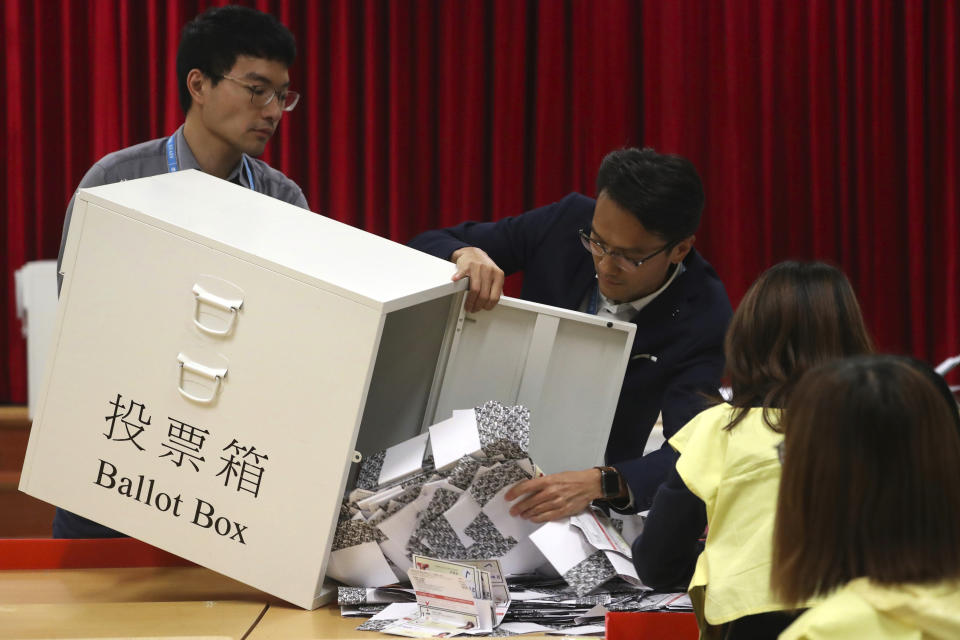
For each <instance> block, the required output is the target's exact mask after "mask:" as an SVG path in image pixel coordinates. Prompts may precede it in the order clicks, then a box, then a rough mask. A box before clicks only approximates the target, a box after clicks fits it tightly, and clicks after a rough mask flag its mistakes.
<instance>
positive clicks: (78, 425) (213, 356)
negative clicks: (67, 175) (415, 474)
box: [20, 171, 635, 608]
mask: <svg viewBox="0 0 960 640" xmlns="http://www.w3.org/2000/svg"><path fill="white" fill-rule="evenodd" d="M61 271H62V273H63V276H64V280H63V287H62V291H61V294H60V301H59V306H58V308H57V318H56V328H55V330H54V336H53V339H52V342H51V347H50V356H49V358H48V364H47V368H46V372H45V375H44V383H43V387H42V390H41V394H40V397H39V399H38V402H37V413H36V418H35V420H34V422H33V428H32V430H31V434H30V442H29V447H28V450H27V456H26V459H25V462H24V467H23V472H22V475H21V481H20V489H21V490H22V491H24V492H26V493H28V494H30V495H32V496H35V497H37V498H40V499H42V500H45V501H47V502H50V503H53V504H56V505H58V506H61V507H63V508H65V509H68V510H70V511H73V512H75V513H77V514H80V515H82V516H84V517H87V518H90V519H92V520H94V521H96V522H99V523H102V524H104V525H106V526H109V527H111V528H113V529H116V530H118V531H121V532H123V533H125V534H127V535H130V536H133V537H135V538H138V539H140V540H143V541H145V542H148V543H150V544H152V545H155V546H157V547H160V548H162V549H165V550H167V551H169V552H171V553H174V554H177V555H179V556H182V557H184V558H187V559H188V560H191V561H193V562H196V563H198V564H200V565H203V566H205V567H209V568H210V569H213V570H214V571H218V572H220V573H223V574H225V575H227V576H230V577H232V578H235V579H237V580H240V581H242V582H245V583H247V584H250V585H252V586H254V587H257V588H259V589H261V590H263V591H265V592H268V593H270V594H273V595H275V596H278V597H280V598H283V599H285V600H287V601H289V602H292V603H294V604H296V605H299V606H301V607H304V608H314V607H316V606H319V605H320V604H322V603H323V602H324V601H325V599H327V598H329V589H323V588H322V587H323V579H324V572H325V566H326V562H327V558H328V554H329V549H330V543H331V541H332V536H333V532H334V528H335V526H336V524H337V519H338V514H339V511H340V504H341V499H342V497H343V495H344V492H345V491H348V490H349V489H350V487H348V477H349V476H350V472H351V469H352V468H354V467H355V465H357V463H359V462H360V461H361V460H362V459H363V456H365V455H371V454H372V453H374V452H377V451H380V450H383V449H385V448H386V447H389V446H391V445H394V444H396V443H398V442H401V441H404V440H406V439H408V438H411V437H413V436H416V435H417V434H419V433H422V432H424V431H426V430H427V428H428V427H429V426H430V425H432V424H434V423H436V422H439V421H441V420H444V419H446V418H449V417H450V416H451V412H452V411H453V410H454V409H465V408H471V407H475V406H478V405H480V404H482V403H484V402H486V401H488V400H497V401H500V402H502V403H504V404H508V405H514V404H522V405H525V406H526V407H528V408H529V409H530V414H531V425H532V426H531V433H530V455H531V457H532V458H533V460H535V461H536V462H537V463H538V464H539V465H540V466H541V467H542V468H543V469H544V470H545V471H547V472H554V471H561V470H564V469H582V468H588V467H590V466H592V465H596V464H600V463H601V462H602V459H603V451H604V448H605V445H606V441H607V436H608V433H609V429H610V424H611V422H612V420H613V414H614V411H615V409H616V404H617V399H618V396H619V393H620V387H621V383H622V379H623V374H624V371H625V369H626V366H627V362H628V359H629V353H630V347H631V345H632V343H633V332H634V328H635V327H634V325H632V324H630V323H623V322H617V321H608V320H601V319H599V318H597V317H595V316H590V315H586V314H581V313H577V312H572V311H567V310H563V309H556V308H553V307H548V306H544V305H538V304H533V303H529V302H524V301H521V300H514V299H510V298H504V299H503V300H502V301H501V303H500V304H499V305H498V306H497V307H496V309H494V310H493V311H490V312H480V313H476V314H470V313H465V312H464V310H463V299H464V295H465V294H464V292H465V289H466V287H467V282H466V280H461V281H459V282H452V281H451V276H452V275H453V273H454V271H455V268H454V266H453V265H452V264H451V263H449V262H447V261H444V260H439V259H437V258H434V257H431V256H428V255H426V254H423V253H420V252H418V251H415V250H413V249H410V248H408V247H405V246H403V245H400V244H397V243H395V242H391V241H389V240H385V239H383V238H380V237H378V236H376V235H373V234H370V233H367V232H364V231H361V230H359V229H355V228H353V227H350V226H349V225H345V224H342V223H339V222H336V221H335V220H332V219H330V218H327V217H324V216H321V215H318V214H315V213H311V212H309V211H306V210H303V209H300V208H298V207H295V206H292V205H289V204H286V203H284V202H280V201H278V200H276V199H273V198H270V197H268V196H265V195H263V194H259V193H256V192H253V191H251V190H249V189H245V188H242V187H240V186H237V185H234V184H231V183H229V182H226V181H224V180H220V179H217V178H214V177H211V176H208V175H205V174H203V173H201V172H198V171H181V172H177V173H170V174H165V175H159V176H154V177H150V178H142V179H138V180H129V181H125V182H120V183H117V184H112V185H106V186H100V187H94V188H90V189H81V190H80V191H79V192H78V194H77V197H76V201H75V205H74V210H73V219H72V223H71V225H70V230H69V235H68V238H67V244H66V248H65V253H64V259H63V265H62V268H61Z"/></svg>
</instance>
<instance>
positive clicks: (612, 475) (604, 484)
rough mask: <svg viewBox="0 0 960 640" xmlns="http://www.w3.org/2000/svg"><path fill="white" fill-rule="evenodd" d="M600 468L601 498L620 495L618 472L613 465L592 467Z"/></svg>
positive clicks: (607, 498)
mask: <svg viewBox="0 0 960 640" xmlns="http://www.w3.org/2000/svg"><path fill="white" fill-rule="evenodd" d="M594 468H595V469H600V491H601V492H603V499H604V500H610V499H612V498H618V497H620V472H619V471H617V470H616V469H614V468H613V467H594Z"/></svg>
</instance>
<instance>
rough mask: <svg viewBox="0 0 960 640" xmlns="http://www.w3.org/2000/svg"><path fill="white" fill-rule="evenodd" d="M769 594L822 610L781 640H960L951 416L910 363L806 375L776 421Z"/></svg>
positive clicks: (959, 430)
mask: <svg viewBox="0 0 960 640" xmlns="http://www.w3.org/2000/svg"><path fill="white" fill-rule="evenodd" d="M785 416H786V419H785V424H784V426H785V432H786V440H785V442H784V445H783V478H782V480H781V484H780V499H779V504H778V507H777V518H776V526H775V533H774V555H773V560H774V572H773V587H774V591H775V593H777V594H778V595H779V596H780V597H781V598H782V599H783V600H784V601H785V602H788V603H802V602H806V601H808V600H809V599H810V598H814V597H824V598H825V599H824V600H823V601H822V602H820V603H819V604H817V605H816V606H814V607H813V608H811V609H810V610H809V611H807V612H806V613H804V614H803V615H802V616H800V617H799V618H798V619H797V620H796V622H795V623H794V624H793V625H791V626H790V628H789V629H787V630H786V631H785V632H784V633H783V634H782V635H781V636H780V638H781V640H801V639H808V640H820V639H826V638H831V639H833V638H837V639H840V640H843V639H853V638H870V639H871V640H874V639H876V640H884V639H889V640H920V639H927V638H931V639H932V638H936V639H938V640H941V639H942V640H946V639H948V638H949V639H956V638H960V416H958V412H957V404H956V402H955V401H954V399H953V396H952V395H951V394H950V391H949V390H948V389H947V388H946V384H945V383H944V382H943V379H942V378H940V377H939V376H937V375H936V374H935V373H933V372H932V371H930V370H929V369H928V368H926V367H925V366H924V365H920V364H919V363H917V362H916V361H910V360H907V359H905V358H898V357H894V356H872V357H861V358H852V359H849V360H845V361H841V362H838V363H833V364H829V365H826V366H824V367H821V368H818V369H815V370H813V371H811V372H810V373H808V374H807V375H806V376H805V377H804V378H803V380H802V381H801V383H800V384H799V385H798V387H797V389H796V391H795V392H794V393H793V394H792V396H791V398H790V401H789V402H788V403H787V409H786V410H785Z"/></svg>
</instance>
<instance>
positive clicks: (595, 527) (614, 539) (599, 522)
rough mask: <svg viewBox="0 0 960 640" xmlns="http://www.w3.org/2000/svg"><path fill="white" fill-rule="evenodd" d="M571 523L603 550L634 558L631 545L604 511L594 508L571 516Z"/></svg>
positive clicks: (591, 542)
mask: <svg viewBox="0 0 960 640" xmlns="http://www.w3.org/2000/svg"><path fill="white" fill-rule="evenodd" d="M570 524H572V525H573V526H575V527H577V528H578V529H580V531H582V532H583V535H584V537H585V538H586V539H587V542H589V543H590V544H592V545H593V546H594V547H596V548H597V549H600V550H602V551H614V552H616V553H619V554H622V555H623V556H624V557H626V558H632V557H633V555H632V554H631V552H630V546H629V545H628V544H627V542H626V540H624V539H623V536H621V535H620V534H619V533H618V532H617V530H616V529H614V528H613V526H612V525H611V524H610V519H609V518H607V516H605V515H604V514H603V513H598V512H597V511H595V510H594V509H592V508H588V509H587V510H585V511H583V512H581V513H578V514H577V515H575V516H570Z"/></svg>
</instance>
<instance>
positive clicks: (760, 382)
mask: <svg viewBox="0 0 960 640" xmlns="http://www.w3.org/2000/svg"><path fill="white" fill-rule="evenodd" d="M870 350H871V344H870V339H869V337H868V334H867V331H866V328H865V327H864V323H863V318H862V316H861V314H860V307H859V305H858V304H857V300H856V297H855V295H854V293H853V289H852V288H851V286H850V283H849V281H848V280H847V278H846V277H845V276H844V275H843V273H842V272H841V271H839V270H838V269H836V268H834V267H831V266H829V265H826V264H823V263H798V262H784V263H781V264H778V265H775V266H774V267H771V268H770V269H769V270H767V271H766V272H765V273H763V274H762V275H761V276H760V278H758V279H757V281H756V282H755V283H754V284H753V285H752V286H751V287H750V289H749V290H748V291H747V293H746V295H745V296H744V298H743V300H742V301H741V303H740V306H739V307H738V308H737V311H736V313H735V314H734V315H733V319H732V321H731V323H730V327H729V329H728V330H727V336H726V341H725V344H724V351H725V355H726V375H727V376H728V378H729V380H730V382H731V385H732V389H733V397H732V399H731V400H730V402H729V404H727V403H724V404H718V405H716V406H714V407H713V408H711V409H708V410H706V411H704V412H703V413H701V414H699V415H698V416H696V417H695V418H694V419H693V420H691V421H690V422H689V423H688V424H687V425H686V426H684V427H683V428H682V429H681V430H680V431H679V432H677V434H676V435H674V436H673V438H671V439H670V444H671V445H672V446H673V447H674V448H675V449H676V450H677V451H678V452H679V453H680V457H679V459H678V461H677V464H676V469H675V471H674V472H673V473H672V474H671V475H670V476H668V479H667V481H666V482H665V483H664V484H663V485H662V486H661V487H660V488H659V490H658V491H657V494H656V496H655V497H654V502H653V506H652V508H651V510H650V514H649V516H648V517H647V520H646V523H645V524H644V531H643V534H642V535H641V536H640V537H639V538H638V539H637V540H636V541H635V543H634V546H633V558H634V564H635V565H636V567H637V571H638V574H639V575H640V578H641V579H642V580H643V581H644V583H646V584H647V585H648V586H651V587H654V588H657V589H668V588H676V587H677V586H683V587H686V586H687V585H688V584H689V591H690V596H691V599H692V600H693V602H694V609H695V611H696V613H697V620H698V622H699V624H700V632H701V634H700V635H701V638H751V639H762V638H776V637H777V635H778V634H779V633H780V632H781V631H782V630H783V629H784V628H786V627H787V626H788V625H789V624H790V623H791V622H792V621H793V619H794V617H795V616H794V614H792V613H784V609H785V608H786V607H785V606H784V605H783V604H782V603H781V602H780V601H779V600H778V599H777V598H775V597H774V596H773V594H772V593H771V591H770V564H771V554H772V542H773V519H774V513H775V511H776V500H777V489H778V487H779V482H780V462H779V459H778V457H777V447H778V445H779V444H780V442H781V441H782V440H783V433H782V431H781V429H780V408H781V407H783V406H784V404H785V403H786V401H787V399H788V398H789V397H790V393H791V391H792V389H793V387H794V386H795V384H796V382H797V381H798V380H799V379H800V377H801V376H802V375H803V373H804V372H806V371H807V370H808V369H810V368H812V367H814V366H816V365H818V364H821V363H823V362H827V361H830V360H833V359H837V358H842V357H844V356H849V355H857V354H862V353H868V352H870ZM707 525H709V528H708V533H707V536H706V541H705V543H703V544H701V543H700V542H699V538H701V537H702V535H703V532H704V528H705V527H706V526H707ZM701 550H702V553H701Z"/></svg>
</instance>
